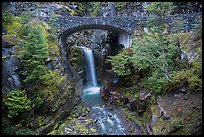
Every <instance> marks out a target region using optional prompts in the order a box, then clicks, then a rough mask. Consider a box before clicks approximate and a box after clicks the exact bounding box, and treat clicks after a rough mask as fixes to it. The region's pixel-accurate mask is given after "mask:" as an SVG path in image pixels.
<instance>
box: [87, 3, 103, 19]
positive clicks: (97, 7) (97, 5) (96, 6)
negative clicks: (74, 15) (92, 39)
mask: <svg viewBox="0 0 204 137" xmlns="http://www.w3.org/2000/svg"><path fill="white" fill-rule="evenodd" d="M91 6H92V7H91V13H90V14H91V16H98V14H99V10H100V7H101V3H100V2H93V3H92V5H91Z"/></svg>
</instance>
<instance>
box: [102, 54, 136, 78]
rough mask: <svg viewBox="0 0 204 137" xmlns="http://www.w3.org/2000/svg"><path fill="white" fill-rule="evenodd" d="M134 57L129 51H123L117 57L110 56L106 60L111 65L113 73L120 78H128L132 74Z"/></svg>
mask: <svg viewBox="0 0 204 137" xmlns="http://www.w3.org/2000/svg"><path fill="white" fill-rule="evenodd" d="M131 60H132V57H131V56H130V53H129V52H128V51H127V50H123V51H122V52H120V53H119V54H117V55H115V56H109V58H108V59H107V60H106V61H108V62H110V63H111V66H112V71H113V72H115V73H116V74H118V75H119V76H128V75H130V74H131V67H130V66H131V64H132V63H131Z"/></svg>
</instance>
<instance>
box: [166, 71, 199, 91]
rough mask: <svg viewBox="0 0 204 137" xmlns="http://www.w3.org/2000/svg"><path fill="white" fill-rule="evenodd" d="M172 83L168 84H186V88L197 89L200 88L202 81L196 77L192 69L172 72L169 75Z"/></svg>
mask: <svg viewBox="0 0 204 137" xmlns="http://www.w3.org/2000/svg"><path fill="white" fill-rule="evenodd" d="M171 77H172V82H171V83H170V84H172V85H174V86H177V87H179V86H182V85H183V84H185V83H188V86H189V87H190V88H191V89H195V88H197V87H202V80H201V78H199V76H198V75H196V74H195V73H193V71H192V69H184V70H180V71H176V72H173V73H172V74H171Z"/></svg>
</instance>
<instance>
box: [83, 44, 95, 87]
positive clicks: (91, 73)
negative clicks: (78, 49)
mask: <svg viewBox="0 0 204 137" xmlns="http://www.w3.org/2000/svg"><path fill="white" fill-rule="evenodd" d="M82 49H83V52H84V56H85V59H86V78H87V81H88V85H87V86H89V87H97V78H96V70H95V63H94V56H93V52H92V50H91V49H89V48H86V47H82Z"/></svg>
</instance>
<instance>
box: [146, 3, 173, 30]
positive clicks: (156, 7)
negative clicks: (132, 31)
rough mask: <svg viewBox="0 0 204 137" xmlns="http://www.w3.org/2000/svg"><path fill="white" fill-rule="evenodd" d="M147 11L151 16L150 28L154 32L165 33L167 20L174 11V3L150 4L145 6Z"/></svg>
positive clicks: (149, 19)
mask: <svg viewBox="0 0 204 137" xmlns="http://www.w3.org/2000/svg"><path fill="white" fill-rule="evenodd" d="M145 9H146V10H147V13H148V14H149V15H151V16H150V17H149V18H148V21H149V22H148V25H149V28H150V29H151V30H153V31H154V32H157V33H162V31H164V30H163V28H164V24H165V18H166V17H167V16H168V15H169V14H170V13H172V11H173V9H174V6H173V2H150V3H149V4H148V5H146V6H145Z"/></svg>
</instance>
